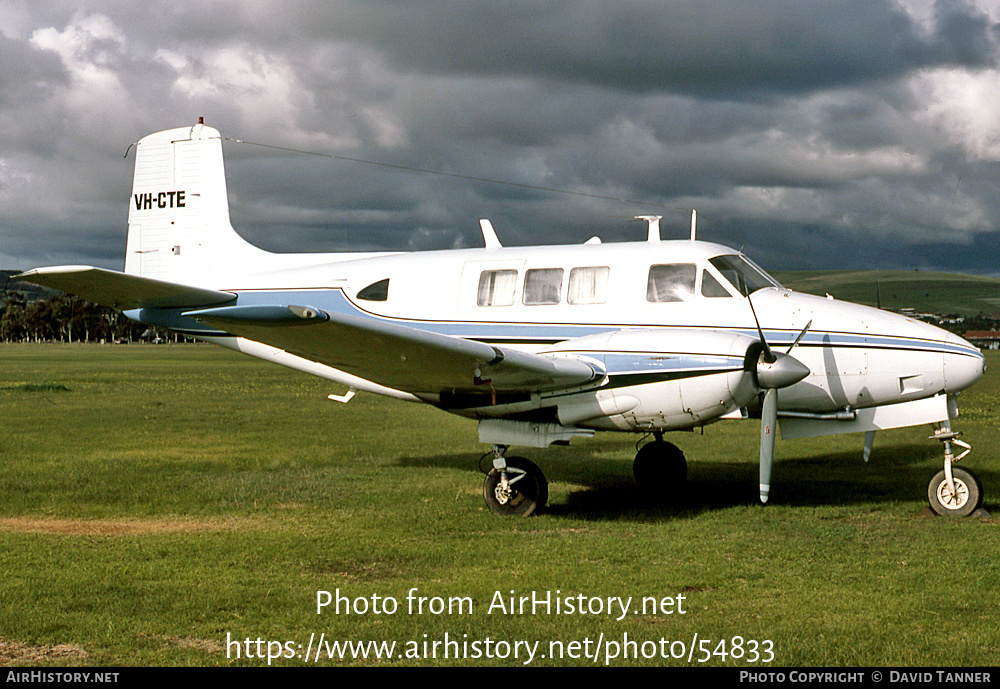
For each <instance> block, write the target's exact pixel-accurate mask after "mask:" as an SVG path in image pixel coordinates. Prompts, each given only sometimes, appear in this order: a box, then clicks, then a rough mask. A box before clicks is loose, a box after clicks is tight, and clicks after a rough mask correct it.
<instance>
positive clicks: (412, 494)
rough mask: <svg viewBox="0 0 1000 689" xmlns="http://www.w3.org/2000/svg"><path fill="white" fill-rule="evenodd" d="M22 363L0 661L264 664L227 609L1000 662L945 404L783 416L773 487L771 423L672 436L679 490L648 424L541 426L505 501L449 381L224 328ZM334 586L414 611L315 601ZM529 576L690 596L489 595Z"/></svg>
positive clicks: (386, 634)
mask: <svg viewBox="0 0 1000 689" xmlns="http://www.w3.org/2000/svg"><path fill="white" fill-rule="evenodd" d="M989 356H990V364H991V368H990V371H989V373H988V374H987V377H986V378H985V379H984V380H983V381H981V382H980V383H979V384H978V385H977V386H976V387H975V388H973V389H972V390H970V391H968V392H967V393H966V394H964V395H963V396H962V398H961V400H960V407H961V409H962V411H963V416H962V417H961V418H960V419H958V421H957V422H956V427H957V428H958V429H960V430H963V431H965V439H966V440H969V441H970V442H971V443H972V444H973V445H974V447H975V451H974V452H973V454H972V455H971V456H970V457H969V458H968V459H967V460H964V461H963V465H967V466H968V467H970V468H973V469H974V470H975V471H976V472H977V473H978V475H979V476H980V478H981V480H982V482H983V484H984V488H985V492H986V506H987V508H988V509H990V510H991V511H994V512H1000V499H998V496H1000V452H998V451H997V448H996V447H995V446H994V440H995V439H996V438H997V437H998V425H1000V403H998V401H997V400H998V392H1000V374H997V373H996V371H997V370H1000V359H998V358H997V357H996V356H994V355H992V354H990V355H989ZM0 362H2V365H0V404H2V409H3V414H2V416H0V419H2V421H0V424H2V433H0V558H2V567H3V576H2V577H0V602H2V605H0V664H46V665H114V666H117V665H246V664H266V662H267V661H266V660H256V659H255V660H249V661H248V660H246V659H245V658H240V659H236V658H235V657H227V648H226V640H227V635H228V638H231V639H239V640H245V639H246V638H248V637H249V638H250V639H251V640H252V641H256V639H258V638H260V639H262V640H272V641H275V642H279V641H280V642H282V643H284V642H289V641H291V642H294V643H295V644H298V643H301V644H302V646H303V648H304V647H305V646H306V645H307V644H308V642H309V638H310V634H313V633H315V635H316V638H318V636H319V634H321V633H324V634H325V635H326V637H325V638H326V639H327V640H330V639H356V640H385V641H396V642H397V643H398V647H397V652H403V651H405V650H406V649H407V647H406V646H404V644H405V642H407V641H409V640H414V641H416V642H418V643H420V644H422V643H423V642H424V641H425V640H426V641H428V642H432V641H434V640H441V639H443V638H444V634H445V633H448V634H449V635H450V638H451V639H458V640H460V641H462V642H468V643H470V644H471V643H472V642H473V641H476V640H479V641H483V640H485V639H486V638H487V637H489V638H490V639H491V640H493V641H497V640H506V641H510V642H513V641H515V640H522V641H529V642H534V641H540V642H541V645H540V647H539V649H540V650H539V652H540V653H544V652H547V651H548V643H549V641H562V642H564V643H565V644H569V643H570V642H573V641H577V642H585V640H590V644H591V646H590V648H591V649H592V648H593V644H594V643H595V642H596V640H597V639H599V638H600V637H601V635H602V634H603V635H604V639H605V640H606V641H607V640H617V641H621V640H622V639H623V638H624V635H625V634H627V635H628V638H629V639H631V640H635V641H639V642H640V643H641V642H643V641H656V642H657V643H659V640H660V639H666V640H667V641H668V642H674V641H683V642H684V643H685V644H686V645H688V646H689V645H690V644H691V640H692V639H693V638H694V635H695V634H697V635H698V637H697V638H698V639H710V640H712V644H711V646H710V649H711V650H715V649H716V648H717V642H718V640H719V639H732V637H736V636H740V637H743V638H744V639H756V640H765V639H767V640H771V641H772V642H773V644H774V646H773V649H774V662H773V663H771V665H773V666H806V665H809V666H819V665H836V666H880V665H881V666H886V665H893V666H927V665H948V666H952V665H997V664H1000V630H998V626H997V624H996V619H997V614H998V611H1000V606H998V604H1000V575H998V570H997V567H996V564H995V563H996V562H997V560H998V555H1000V538H998V536H1000V532H998V526H997V523H998V522H997V521H996V520H984V519H966V520H949V519H944V518H935V517H927V516H924V515H923V514H922V511H923V508H924V506H925V504H926V498H925V494H926V485H927V481H928V480H929V479H930V477H931V476H932V475H933V474H934V473H935V472H936V471H937V470H938V469H939V467H940V462H941V460H940V448H939V447H938V445H937V443H934V442H932V441H928V440H927V439H926V437H927V435H928V429H927V428H914V429H902V430H899V431H892V432H886V433H883V434H880V435H879V436H878V438H877V439H876V443H875V453H874V455H873V457H872V461H871V462H870V463H869V464H865V463H864V462H862V460H861V447H862V438H861V437H860V436H857V435H851V436H834V437H830V438H820V439H814V440H802V441H789V442H781V441H779V443H778V449H777V461H776V464H775V469H774V479H773V482H772V503H771V504H769V505H768V506H767V507H761V506H759V505H757V504H756V492H757V487H756V484H757V443H758V434H759V430H758V427H757V425H756V423H755V422H744V423H739V422H724V423H720V424H717V425H715V426H710V427H709V428H708V429H707V430H706V433H705V434H704V435H701V434H690V433H679V434H674V435H672V436H671V437H670V439H671V440H672V441H673V442H675V443H676V444H678V445H680V446H681V447H682V448H683V450H684V451H685V453H686V455H687V457H688V459H689V462H690V469H689V483H688V485H687V486H686V487H685V488H683V489H680V490H678V489H676V488H673V487H669V486H664V489H663V498H664V501H663V502H662V503H650V502H646V501H644V500H643V499H642V498H640V495H639V493H638V492H637V490H636V489H635V488H634V486H633V484H632V480H631V459H632V456H633V455H634V452H635V442H636V439H637V438H635V437H633V436H629V435H615V434H598V436H597V437H596V438H594V439H593V440H585V441H582V442H581V441H574V443H573V445H572V446H571V447H568V448H552V449H550V450H547V451H527V452H524V454H526V455H527V456H529V457H530V458H531V459H533V460H534V461H535V462H536V463H538V464H539V465H540V466H541V467H542V469H543V470H544V471H545V473H546V476H547V477H548V478H549V481H550V496H551V497H550V506H549V508H548V509H547V510H546V511H545V512H544V513H543V514H541V515H539V516H537V517H533V518H530V519H504V518H500V517H496V516H494V515H492V514H491V513H489V512H488V511H487V510H486V508H485V505H484V504H483V499H482V494H481V485H482V475H481V474H480V473H479V470H478V468H477V459H478V457H479V456H480V455H481V454H482V453H483V452H484V451H485V450H486V449H487V448H485V447H484V446H481V445H479V444H478V443H477V441H476V430H475V424H474V423H473V422H471V421H468V420H464V419H460V418H457V417H453V416H450V415H447V414H444V413H442V412H440V411H437V410H435V409H432V408H429V407H425V406H417V405H412V404H407V403H402V402H396V401H393V400H387V399H383V398H377V397H374V396H371V395H362V394H359V395H358V396H357V397H356V398H355V399H354V400H353V401H352V402H351V403H350V404H348V405H341V404H338V403H335V402H330V401H328V400H327V399H326V396H327V395H328V394H330V393H331V392H337V393H340V392H343V390H342V389H338V388H337V386H333V385H330V384H328V383H326V382H324V381H322V380H318V379H314V378H310V377H307V376H304V375H302V374H298V373H295V372H292V371H288V370H285V369H282V368H280V367H277V366H271V365H268V364H265V363H263V362H259V361H256V360H252V359H248V358H244V357H241V356H239V355H236V354H233V353H230V352H227V351H223V350H219V349H214V348H211V347H208V346H202V345H196V346H160V347H152V346H129V347H112V346H106V347H100V346H82V345H75V346H74V345H67V346H62V345H41V346H23V345H9V346H0ZM413 588H416V589H417V590H418V595H422V596H426V597H428V598H430V597H440V598H442V599H445V600H446V599H448V598H449V597H458V598H464V597H468V598H471V600H472V601H473V610H472V614H457V612H456V614H452V615H448V614H440V615H435V614H431V613H429V612H425V613H424V614H422V615H418V614H409V613H407V611H406V597H407V594H408V592H409V591H410V590H411V589H413ZM318 590H327V591H331V592H334V591H336V590H339V591H340V593H341V594H342V595H344V596H347V597H349V598H351V599H357V598H363V599H366V600H367V601H368V602H371V601H372V597H373V596H379V597H382V598H384V597H393V598H395V599H396V600H397V601H398V602H399V605H400V609H399V610H398V611H397V612H396V613H395V614H392V615H389V614H374V613H372V612H369V613H368V614H353V613H351V614H344V613H342V614H339V615H338V614H335V613H334V612H333V611H332V610H330V609H328V610H327V611H326V612H324V613H323V614H320V615H317V613H316V596H317V591H318ZM511 590H514V591H515V595H518V596H520V595H530V594H531V592H532V591H538V592H539V593H544V592H547V591H551V592H553V595H555V592H556V591H557V590H558V591H560V594H559V596H560V597H563V598H565V597H568V596H573V597H575V596H578V595H579V594H584V595H585V597H588V598H589V597H609V596H624V597H629V596H632V597H634V598H635V599H636V601H639V600H640V599H641V598H642V597H645V596H649V597H656V598H657V599H660V598H663V597H668V596H669V597H677V596H680V595H683V596H684V597H685V598H684V606H685V610H686V613H685V614H683V615H681V614H676V613H675V614H672V615H667V614H663V613H662V612H659V613H656V614H653V613H651V612H648V611H647V614H630V615H628V616H626V617H625V619H623V620H621V621H619V620H617V619H616V617H617V615H611V616H609V615H606V614H586V615H581V614H574V615H545V614H541V613H539V614H534V615H532V614H525V615H504V614H501V613H500V612H499V611H495V612H494V613H493V614H488V613H487V611H488V608H489V606H490V603H491V601H492V600H493V598H494V596H495V595H496V592H498V591H499V592H500V594H501V595H502V596H509V592H510V591H511ZM424 635H427V636H426V637H425V636H424ZM464 635H467V636H464ZM264 648H266V646H264ZM282 648H283V649H284V647H282ZM470 648H471V647H470ZM580 648H581V650H583V649H584V648H585V647H584V646H583V645H582V644H581V646H580ZM646 648H647V650H649V649H650V648H651V647H649V646H648V645H647V646H646ZM668 648H669V646H668ZM674 648H675V650H676V649H679V647H677V646H675V647H674ZM244 650H245V648H244ZM296 650H297V648H296ZM440 652H441V649H440V647H439V653H440ZM230 655H233V654H232V653H230ZM668 655H669V654H668ZM697 657H698V654H697V653H696V654H695V658H697ZM523 660H524V656H523V653H522V655H521V657H520V658H519V659H516V660H515V659H514V658H513V657H511V658H508V659H496V658H494V659H487V658H475V659H469V660H461V659H458V660H456V659H448V660H444V659H442V658H440V657H439V658H438V659H436V660H435V659H406V658H403V659H399V658H393V659H391V660H381V661H376V660H374V659H368V660H357V661H349V660H344V661H340V660H336V661H333V660H324V661H322V664H324V665H348V664H358V665H393V666H395V665H404V666H405V665H430V664H459V665H461V664H467V665H486V664H497V665H508V666H511V665H517V664H520V663H521V662H522V661H523ZM300 662H301V661H300V660H298V659H280V660H277V661H275V664H280V665H291V664H298V663H300ZM602 663H603V659H602V660H601V661H599V662H598V664H602ZM533 664H536V665H545V664H550V665H551V664H566V665H572V664H586V665H589V664H592V661H591V660H585V659H575V660H574V659H570V658H563V659H561V660H558V659H552V658H545V659H541V658H536V659H535V660H534V662H533ZM611 664H612V665H637V664H638V665H641V664H656V665H686V664H687V661H686V659H670V658H667V659H665V660H664V659H659V658H657V659H653V660H643V659H641V658H640V659H639V660H634V659H628V660H621V659H614V660H612V661H611ZM692 664H695V665H696V664H697V663H694V662H693V663H692ZM708 664H726V665H736V666H741V667H742V666H750V663H748V662H746V659H738V660H733V659H729V658H727V659H725V660H723V659H722V658H721V657H719V656H715V657H713V658H711V660H710V662H709V663H708ZM755 666H757V667H767V666H766V665H763V664H761V663H757V664H756V665H755Z"/></svg>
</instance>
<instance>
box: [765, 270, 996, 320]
mask: <svg viewBox="0 0 1000 689" xmlns="http://www.w3.org/2000/svg"><path fill="white" fill-rule="evenodd" d="M773 275H774V277H775V278H777V280H778V281H779V282H780V283H781V284H783V285H784V286H785V287H787V288H789V289H793V290H795V291H797V292H806V293H809V294H818V295H820V296H823V295H825V294H830V295H833V296H834V297H836V298H837V299H842V300H844V301H853V302H857V303H859V304H868V305H870V306H876V300H877V299H878V297H880V301H881V305H882V308H884V309H893V310H898V309H902V308H914V309H916V310H917V311H920V312H928V313H937V314H949V313H954V314H958V315H960V316H966V317H968V316H976V315H990V314H994V313H997V312H1000V279H997V278H990V277H981V276H977V275H958V274H953V273H931V272H924V271H915V270H879V271H874V270H786V271H775V272H774V273H773ZM876 290H877V291H876ZM876 295H878V297H877V296H876Z"/></svg>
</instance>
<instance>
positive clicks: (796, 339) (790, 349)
mask: <svg viewBox="0 0 1000 689" xmlns="http://www.w3.org/2000/svg"><path fill="white" fill-rule="evenodd" d="M812 324H813V322H812V321H811V320H810V321H809V322H808V323H806V327H804V328H802V332H800V333H799V336H798V337H796V338H795V342H793V343H792V346H791V347H789V348H788V349H786V350H785V354H791V353H792V350H793V349H795V345H797V344H798V343H799V342H800V341H801V340H802V338H803V337H805V336H806V333H807V332H809V327H810V326H811V325H812Z"/></svg>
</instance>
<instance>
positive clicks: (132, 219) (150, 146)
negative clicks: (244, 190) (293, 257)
mask: <svg viewBox="0 0 1000 689" xmlns="http://www.w3.org/2000/svg"><path fill="white" fill-rule="evenodd" d="M269 255H270V254H268V253H267V252H265V251H263V250H262V249H258V248H257V247H254V246H253V245H251V244H249V243H248V242H246V241H245V240H244V239H243V238H241V237H240V236H239V235H238V234H236V231H235V230H234V229H233V226H232V224H231V223H230V220H229V199H228V198H227V193H226V173H225V169H224V167H223V162H222V137H221V135H220V134H219V131H218V130H217V129H213V128H212V127H206V126H205V125H204V124H201V123H199V124H197V125H195V126H193V127H182V128H180V129H170V130H166V131H162V132H157V133H156V134H150V135H149V136H147V137H145V138H143V139H141V140H140V141H139V143H138V144H136V158H135V179H134V182H133V185H132V197H131V198H130V199H129V214H128V246H127V247H126V257H125V272H126V273H129V274H132V275H140V276H142V277H150V278H157V279H160V280H169V281H171V282H181V283H185V284H196V285H201V286H206V287H214V286H218V285H216V284H215V283H217V282H218V281H219V279H220V278H222V277H223V276H226V275H231V274H233V273H237V272H241V270H242V269H244V268H246V267H247V264H248V263H251V264H259V263H260V262H261V261H262V259H264V258H265V257H266V256H269Z"/></svg>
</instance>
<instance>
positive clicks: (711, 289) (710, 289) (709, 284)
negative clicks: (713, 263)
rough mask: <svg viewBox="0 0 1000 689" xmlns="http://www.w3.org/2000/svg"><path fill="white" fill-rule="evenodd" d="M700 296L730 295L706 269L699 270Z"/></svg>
mask: <svg viewBox="0 0 1000 689" xmlns="http://www.w3.org/2000/svg"><path fill="white" fill-rule="evenodd" d="M701 296H703V297H731V296H732V295H731V294H730V293H729V290H727V289H726V288H725V287H723V286H722V285H721V284H720V283H719V281H718V280H716V279H715V278H714V277H713V276H712V274H711V273H710V272H708V271H707V270H703V271H701Z"/></svg>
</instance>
